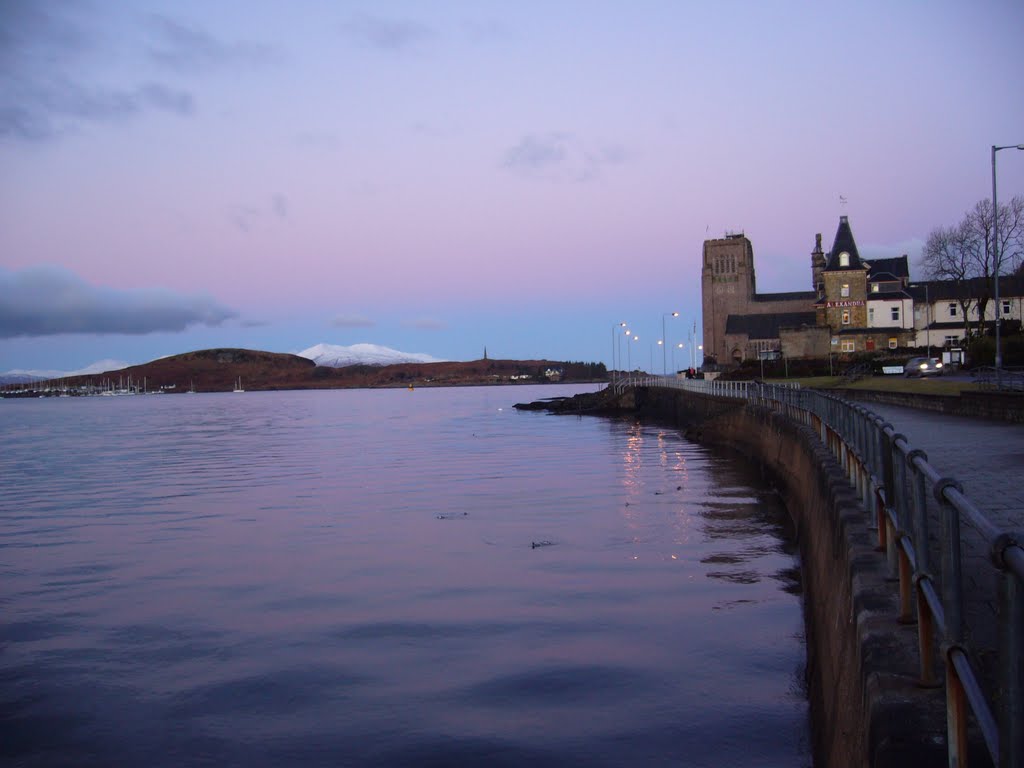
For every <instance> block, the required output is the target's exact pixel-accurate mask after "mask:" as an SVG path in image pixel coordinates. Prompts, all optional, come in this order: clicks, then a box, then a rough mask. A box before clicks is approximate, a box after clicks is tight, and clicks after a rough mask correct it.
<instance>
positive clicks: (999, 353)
mask: <svg viewBox="0 0 1024 768" xmlns="http://www.w3.org/2000/svg"><path fill="white" fill-rule="evenodd" d="M1002 149H1024V144H1007V145H1006V146H1005V147H997V146H996V145H995V144H993V145H992V261H993V264H994V267H993V270H992V271H993V272H995V290H994V291H993V293H994V294H995V305H996V386H997V387H998V388H999V389H1002V388H1003V380H1002V375H1001V371H1002V368H1003V349H1002V346H1001V345H1000V338H999V319H1000V312H1001V307H1000V306H999V204H998V203H997V202H996V152H999V151H1000V150H1002Z"/></svg>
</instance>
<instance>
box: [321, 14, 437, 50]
mask: <svg viewBox="0 0 1024 768" xmlns="http://www.w3.org/2000/svg"><path fill="white" fill-rule="evenodd" d="M341 29H342V33H343V34H344V35H345V36H346V37H348V38H349V39H350V40H353V41H354V42H356V43H359V44H360V45H363V46H366V47H368V48H377V49H379V50H383V51H400V50H406V49H410V48H415V47H416V46H418V45H419V44H420V43H422V42H424V41H427V40H429V39H431V38H432V37H434V30H432V29H431V28H430V27H427V26H426V25H424V24H421V23H419V22H418V21H408V20H402V19H384V18H381V17H379V16H370V15H368V14H362V15H359V16H356V17H354V18H353V19H352V20H351V21H348V22H347V23H345V24H343V25H342V27H341Z"/></svg>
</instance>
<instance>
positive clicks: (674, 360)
mask: <svg viewBox="0 0 1024 768" xmlns="http://www.w3.org/2000/svg"><path fill="white" fill-rule="evenodd" d="M683 348H684V347H683V342H681V341H680V342H679V343H678V344H676V345H675V346H674V347H672V373H673V375H675V374H676V373H677V372H678V371H679V369H678V368H676V350H677V349H683Z"/></svg>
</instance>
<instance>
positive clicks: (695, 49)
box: [0, 0, 1024, 371]
mask: <svg viewBox="0 0 1024 768" xmlns="http://www.w3.org/2000/svg"><path fill="white" fill-rule="evenodd" d="M1022 33H1024V4H1021V3H1020V2H1019V1H1018V0H1005V1H1003V0H980V1H979V2H972V3H968V2H944V1H943V0H937V1H934V2H914V1H913V0H907V1H906V2H899V3H893V2H890V1H886V2H875V1H873V0H868V1H867V2H858V3H853V2H844V3H831V2H813V3H812V2H804V1H801V2H775V1H773V0H758V1H751V2H744V1H742V0H722V1H721V2H710V1H709V2H687V1H686V0H663V1H658V0H635V1H634V2H629V3H625V2H602V1H601V0H564V1H562V2H559V1H558V0H552V1H547V2H539V1H538V2H531V1H529V0H519V1H518V2H488V1H487V0H481V1H480V2H468V1H466V2H454V1H446V0H432V2H389V1H388V0H376V1H375V2H358V1H356V0H353V1H352V2H344V1H336V2H317V1H316V0H306V1H305V2H301V3H279V2H261V0H245V1H244V2H235V1H233V0H222V1H217V2H209V0H204V1H203V2H190V1H189V0H175V1H174V2H156V1H153V2H150V1H148V0H139V2H133V3H121V2H113V1H112V0H110V1H108V2H103V1H101V0H96V1H94V2H89V1H88V0H80V1H72V0H69V1H68V2H56V1H52V0H38V1H36V2H28V1H27V0H0V371H8V370H19V369H20V370H33V369H46V370H76V369H80V368H83V367H85V366H88V365H90V364H92V363H94V362H95V361H97V360H101V359H115V360H122V361H125V362H127V363H131V364H135V363H142V362H146V361H148V360H152V359H155V358H157V357H161V356H164V355H170V354H177V353H180V352H187V351H191V350H196V349H206V348H211V347H245V348H250V349H263V350H269V351H274V352H297V351H300V350H302V349H305V348H307V347H310V346H313V345H314V344H317V343H328V344H339V345H351V344H356V343H372V344H378V345H382V346H388V347H391V348H394V349H399V350H402V351H406V352H418V353H425V354H429V355H432V356H434V357H438V358H444V359H451V360H473V359H477V358H480V357H482V356H483V352H484V349H485V348H486V349H487V353H488V355H489V356H490V357H492V358H519V359H525V358H547V359H557V360H585V361H602V362H605V363H606V364H610V363H611V362H612V346H613V339H614V338H615V337H614V336H613V332H614V330H613V329H614V328H615V327H616V326H617V325H618V324H619V323H620V322H627V323H629V325H630V327H631V328H632V329H634V331H635V333H636V335H637V336H638V337H639V339H638V341H636V342H635V343H634V345H633V347H632V350H634V353H635V354H634V359H633V363H634V364H636V363H638V362H639V364H640V365H641V366H642V367H653V368H654V369H656V370H660V368H661V362H660V359H659V358H658V356H659V355H660V351H659V350H660V347H658V346H657V340H658V339H659V338H661V337H662V329H663V327H664V331H665V336H666V337H667V341H668V348H669V349H673V350H675V354H676V356H677V357H676V359H675V361H674V364H675V366H676V367H681V366H682V365H684V364H688V362H689V360H690V359H692V358H691V354H692V353H691V343H692V341H691V336H692V335H693V326H694V324H696V327H697V333H696V338H695V341H696V343H699V342H700V338H699V336H700V324H701V319H700V266H701V264H700V262H701V248H702V243H703V241H704V240H705V239H707V238H713V237H721V236H722V235H723V234H725V233H726V232H744V233H745V234H746V235H747V236H748V237H749V238H750V239H751V241H752V243H753V247H754V255H755V265H756V270H757V284H758V289H759V290H760V291H762V292H765V291H790V290H810V289H811V287H812V286H811V284H810V280H811V279H810V252H811V250H812V249H813V247H814V236H815V234H816V233H819V232H820V233H822V234H823V241H824V244H825V247H826V249H827V248H828V247H829V246H830V245H831V241H832V238H833V236H834V234H835V230H836V227H837V226H838V219H839V216H840V215H848V216H849V218H850V223H851V226H852V227H853V232H854V236H855V237H856V239H857V244H858V247H859V249H860V251H861V254H862V255H864V256H867V257H869V258H870V257H871V256H875V257H885V256H898V255H900V254H902V253H906V254H908V255H909V256H910V258H911V264H912V266H911V274H912V277H917V276H918V275H919V274H920V271H919V270H915V266H916V261H917V258H918V256H919V254H920V249H921V246H922V244H923V242H924V241H925V239H926V238H927V236H928V233H929V232H930V231H931V230H933V229H935V228H936V227H940V226H949V225H952V224H955V223H956V222H958V221H959V220H960V218H961V217H962V216H963V215H964V213H966V212H967V210H968V209H970V208H971V207H972V206H973V205H974V204H975V203H976V202H977V201H978V200H981V199H983V198H990V197H991V192H992V166H991V155H990V148H991V146H992V145H993V144H999V145H1004V144H1017V143H1024V95H1022V94H1024V90H1022V89H1021V88H1020V87H1019V83H1018V82H1017V81H1019V79H1020V76H1021V75H1022V74H1024V46H1021V45H1020V39H1021V35H1022ZM998 191H999V199H1000V200H1008V199H1009V198H1010V197H1012V196H1013V195H1016V194H1024V152H1016V151H1014V150H1008V151H1004V152H1000V153H999V155H998ZM672 312H679V317H678V318H676V317H672V316H671V313H672ZM679 343H683V344H685V346H684V348H683V349H682V350H679V349H678V344H679ZM698 362H699V358H698ZM668 365H673V361H669V362H668Z"/></svg>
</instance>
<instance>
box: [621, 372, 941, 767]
mask: <svg viewBox="0 0 1024 768" xmlns="http://www.w3.org/2000/svg"><path fill="white" fill-rule="evenodd" d="M636 407H637V411H638V412H639V413H640V414H641V415H642V416H646V417H649V418H654V419H657V420H659V421H667V422H669V423H672V424H674V425H675V426H678V427H680V428H682V429H684V430H686V432H687V434H688V435H689V436H691V437H692V438H694V439H697V440H700V441H701V442H703V443H707V444H710V445H715V446H719V447H722V448H727V449H730V450H734V451H738V452H740V453H741V454H743V455H744V456H746V457H748V458H749V459H751V460H753V461H755V462H757V463H758V464H759V465H760V466H761V468H762V471H763V472H764V474H765V476H766V477H767V478H768V479H769V480H770V481H771V482H772V483H774V484H775V485H776V486H777V488H778V490H779V493H780V494H781V496H782V499H783V500H784V502H785V504H786V507H787V509H788V510H789V512H790V515H791V516H792V518H793V521H794V523H795V526H796V529H797V536H798V539H799V546H800V557H801V572H802V575H803V581H804V612H805V624H806V628H807V654H808V664H807V685H808V695H809V697H810V703H811V713H812V731H813V740H814V755H815V764H816V765H827V766H830V767H836V766H837V767H839V768H843V767H844V766H873V767H881V766H903V765H914V766H931V765H935V766H939V765H944V764H945V763H946V754H945V715H944V705H943V694H942V692H941V690H928V689H923V688H920V687H919V686H918V685H917V683H916V676H917V673H918V662H917V652H916V629H915V628H914V627H913V626H905V625H900V624H899V623H898V622H897V617H898V605H897V594H896V585H895V584H894V583H892V582H890V581H888V580H887V572H886V563H885V558H884V557H883V556H882V554H881V553H879V552H877V551H876V550H875V540H876V538H875V535H874V532H873V531H872V530H871V529H870V528H869V524H870V523H871V520H870V515H868V514H867V513H866V512H865V511H864V510H863V509H862V508H861V506H860V503H859V500H858V499H857V498H856V495H855V493H854V491H853V490H852V489H851V487H850V485H849V483H848V481H847V478H846V475H845V473H844V472H843V470H842V469H841V468H840V467H839V466H838V464H837V463H836V461H835V459H834V458H833V457H832V455H831V454H830V453H829V452H828V451H827V449H826V448H825V447H824V446H823V445H822V443H821V441H820V440H818V439H817V436H816V435H815V433H814V432H813V431H812V430H811V429H810V428H809V427H805V426H801V425H798V424H795V423H794V422H791V421H790V420H788V419H786V418H784V417H782V416H779V415H778V414H776V413H774V412H772V411H770V410H767V409H764V408H759V407H754V406H747V405H745V404H744V403H741V402H738V401H735V400H727V399H724V398H714V397H708V396H704V395H700V394H696V393H693V392H686V391H680V390H667V389H638V390H637V393H636Z"/></svg>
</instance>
